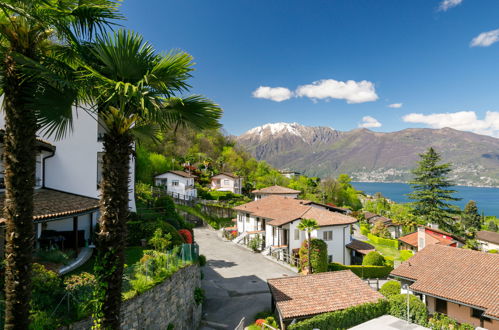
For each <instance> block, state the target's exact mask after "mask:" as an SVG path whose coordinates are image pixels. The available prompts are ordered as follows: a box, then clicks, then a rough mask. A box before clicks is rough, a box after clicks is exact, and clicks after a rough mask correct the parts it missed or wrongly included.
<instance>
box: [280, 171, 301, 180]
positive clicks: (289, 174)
mask: <svg viewBox="0 0 499 330" xmlns="http://www.w3.org/2000/svg"><path fill="white" fill-rule="evenodd" d="M279 173H281V174H282V175H283V176H284V177H286V178H288V179H292V178H294V177H296V176H299V175H300V174H301V173H300V172H296V171H291V170H287V169H286V170H280V171H279Z"/></svg>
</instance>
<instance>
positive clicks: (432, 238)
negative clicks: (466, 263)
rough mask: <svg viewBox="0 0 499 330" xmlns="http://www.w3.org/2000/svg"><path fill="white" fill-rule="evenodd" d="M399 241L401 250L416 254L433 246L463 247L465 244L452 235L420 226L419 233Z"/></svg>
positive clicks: (403, 237)
mask: <svg viewBox="0 0 499 330" xmlns="http://www.w3.org/2000/svg"><path fill="white" fill-rule="evenodd" d="M398 240H399V249H401V250H411V251H414V252H417V251H420V250H422V249H423V248H424V247H426V246H428V245H432V244H439V245H444V246H452V247H461V246H463V243H464V242H463V239H461V238H459V237H457V236H455V235H453V234H451V233H448V232H445V231H443V230H439V229H437V228H433V227H428V226H419V227H418V230H417V231H415V232H414V233H411V234H408V235H405V236H402V237H400V238H399V239H398Z"/></svg>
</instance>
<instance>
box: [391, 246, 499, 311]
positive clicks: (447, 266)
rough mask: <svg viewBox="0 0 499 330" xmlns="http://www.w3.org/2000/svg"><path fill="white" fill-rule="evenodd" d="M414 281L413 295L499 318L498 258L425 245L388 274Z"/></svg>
mask: <svg viewBox="0 0 499 330" xmlns="http://www.w3.org/2000/svg"><path fill="white" fill-rule="evenodd" d="M391 274H392V275H393V276H399V277H404V278H408V279H411V280H414V281H415V282H414V283H413V284H412V285H411V286H410V288H411V289H413V290H414V291H416V292H420V293H425V294H429V295H432V296H436V297H440V298H443V299H448V300H453V301H456V302H460V303H463V304H467V305H472V306H475V307H477V308H479V309H484V310H485V316H490V317H494V318H499V308H498V306H499V276H498V274H499V255H498V254H493V253H485V252H480V251H473V250H466V249H460V248H455V247H448V246H443V245H428V246H427V247H426V248H424V249H423V250H421V251H420V252H418V253H416V254H415V255H414V256H413V257H412V258H411V259H409V260H407V261H405V262H404V263H402V264H401V265H400V266H399V267H397V268H396V269H395V270H393V271H392V272H391Z"/></svg>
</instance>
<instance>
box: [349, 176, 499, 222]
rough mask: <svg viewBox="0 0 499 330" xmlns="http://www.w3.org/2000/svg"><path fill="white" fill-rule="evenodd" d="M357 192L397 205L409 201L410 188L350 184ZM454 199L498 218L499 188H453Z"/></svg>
mask: <svg viewBox="0 0 499 330" xmlns="http://www.w3.org/2000/svg"><path fill="white" fill-rule="evenodd" d="M352 185H353V186H354V187H355V189H357V190H361V191H364V192H365V193H366V194H368V195H374V194H375V193H377V192H380V193H381V194H382V195H383V196H385V197H387V198H389V199H391V200H393V201H394V202H397V203H407V202H409V201H410V200H409V199H408V198H407V196H406V194H408V193H409V192H411V188H410V186H409V185H408V184H405V183H380V182H352ZM452 189H454V190H456V191H457V192H456V194H455V197H458V198H462V200H460V201H459V202H454V203H453V204H456V205H458V206H459V207H461V208H463V207H464V205H466V203H468V201H470V200H474V201H475V202H476V204H477V206H478V209H479V211H480V213H482V212H484V214H485V215H494V216H496V217H499V188H481V187H464V186H455V187H453V188H452Z"/></svg>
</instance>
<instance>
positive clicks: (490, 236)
mask: <svg viewBox="0 0 499 330" xmlns="http://www.w3.org/2000/svg"><path fill="white" fill-rule="evenodd" d="M476 238H477V239H479V240H481V241H486V242H490V243H494V244H499V233H496V232H493V231H487V230H480V231H477V232H476Z"/></svg>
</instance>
